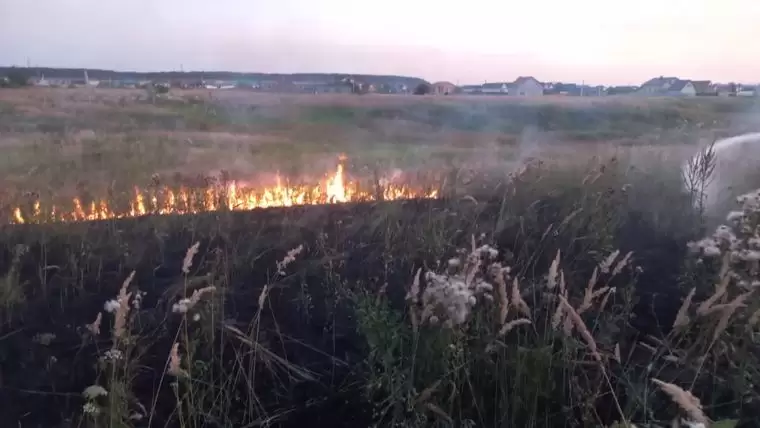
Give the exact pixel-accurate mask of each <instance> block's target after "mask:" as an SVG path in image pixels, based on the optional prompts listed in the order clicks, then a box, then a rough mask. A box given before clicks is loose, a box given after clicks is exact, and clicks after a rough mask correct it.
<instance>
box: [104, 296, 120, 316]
mask: <svg viewBox="0 0 760 428" xmlns="http://www.w3.org/2000/svg"><path fill="white" fill-rule="evenodd" d="M117 309H119V301H118V300H116V299H111V300H107V301H106V303H105V304H104V305H103V310H105V311H106V312H108V313H109V314H112V313H114V312H116V310H117Z"/></svg>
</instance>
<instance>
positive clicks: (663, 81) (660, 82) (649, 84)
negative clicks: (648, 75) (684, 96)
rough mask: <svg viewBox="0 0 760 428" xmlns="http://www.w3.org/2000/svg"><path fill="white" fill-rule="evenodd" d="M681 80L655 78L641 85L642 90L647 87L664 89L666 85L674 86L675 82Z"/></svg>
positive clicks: (662, 77)
mask: <svg viewBox="0 0 760 428" xmlns="http://www.w3.org/2000/svg"><path fill="white" fill-rule="evenodd" d="M679 80H680V79H679V78H677V77H664V76H660V77H655V78H652V79H649V80H647V81H646V82H644V84H642V85H641V87H642V88H646V87H657V88H662V87H663V86H665V85H673V84H674V83H675V82H677V81H679Z"/></svg>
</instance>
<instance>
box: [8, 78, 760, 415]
mask: <svg viewBox="0 0 760 428" xmlns="http://www.w3.org/2000/svg"><path fill="white" fill-rule="evenodd" d="M755 111H756V106H755V104H754V103H753V101H752V100H744V99H717V98H715V99H712V98H711V99H650V98H646V99H645V98H638V97H629V98H625V97H607V98H599V99H592V98H583V99H573V98H554V97H545V98H542V99H505V98H495V97H494V98H491V97H457V96H452V97H448V96H447V97H427V96H420V97H417V96H376V95H361V96H359V95H341V96H337V95H336V96H327V95H325V96H303V95H273V94H267V95H264V94H253V93H247V92H240V91H230V92H225V91H214V92H208V91H184V92H183V91H176V92H175V91H173V92H172V93H170V94H168V95H166V96H160V97H152V96H150V95H149V94H147V93H146V92H142V91H127V90H124V91H121V90H83V89H65V90H64V89H40V88H34V89H29V88H27V89H18V90H15V89H14V90H11V89H9V90H2V91H0V147H2V150H3V151H4V153H5V156H4V157H2V158H0V162H2V168H0V189H2V193H1V194H0V210H1V211H0V212H1V213H2V214H0V218H1V219H2V223H3V226H0V234H2V240H0V260H2V263H0V266H1V267H2V269H0V274H2V277H0V403H2V405H0V421H2V422H3V426H5V425H7V426H20V427H58V426H61V427H68V426H91V427H154V426H160V427H163V426H172V427H173V426H176V427H201V426H203V427H254V426H282V427H290V426H293V427H300V426H330V427H342V426H345V427H348V426H351V427H364V426H367V427H369V426H378V427H391V426H402V427H428V426H431V427H438V426H440V427H446V426H453V427H465V426H467V427H586V426H604V427H612V426H617V427H627V426H633V424H636V426H639V427H640V426H651V427H660V426H661V427H665V426H698V425H697V424H698V423H702V424H704V425H699V426H711V427H754V426H760V423H758V421H760V412H759V411H758V399H760V386H758V385H760V371H759V370H758V368H759V367H760V346H758V333H757V328H758V326H757V325H758V321H760V300H758V299H757V297H756V296H755V294H756V292H755V288H756V286H757V285H758V284H760V278H759V277H758V260H760V256H758V254H760V253H758V251H760V247H758V244H757V243H758V242H760V236H758V235H757V234H758V230H760V229H758V224H760V216H759V215H758V213H759V212H760V202H758V197H757V195H756V194H752V195H749V196H747V197H745V198H744V199H743V200H742V204H743V205H736V206H734V205H733V204H727V206H725V210H724V212H723V213H722V214H721V217H723V218H724V217H725V216H726V215H729V212H731V214H730V215H729V217H730V220H727V221H726V224H727V226H725V227H722V228H719V229H718V230H717V232H715V233H714V234H713V230H714V229H713V228H712V226H711V227H710V229H708V218H707V217H706V215H705V213H704V212H703V211H702V210H700V208H699V207H700V204H699V202H700V200H701V197H702V196H701V194H700V188H701V186H703V185H704V184H705V183H706V182H707V180H709V175H710V169H711V165H714V162H715V160H714V159H713V158H711V156H710V153H709V152H705V154H704V155H702V156H701V157H699V159H700V160H701V162H702V163H701V164H699V165H695V167H694V168H692V169H691V170H690V175H689V177H687V178H689V180H686V181H688V183H687V185H685V183H684V182H685V180H684V177H683V176H682V170H681V165H682V164H683V162H684V161H685V160H686V159H688V158H689V157H690V156H691V155H693V154H694V153H696V152H697V151H698V148H699V147H701V146H702V145H705V144H707V143H710V142H712V141H714V140H715V139H717V138H720V137H724V136H729V135H736V134H739V133H743V132H747V131H750V130H756V129H757V128H756V126H757V122H756V120H755V119H754V118H753V116H752V114H753V112H755ZM753 121H754V123H753ZM753 127H754V128H753ZM746 184H747V185H750V184H758V186H757V187H760V182H758V183H752V182H750V181H748V182H747V183H746ZM332 202H345V203H341V204H337V203H332ZM249 208H268V209H249ZM706 236H707V237H708V238H706V239H705V237H706ZM692 394H693V395H692ZM687 422H688V424H687ZM689 424H691V425H689Z"/></svg>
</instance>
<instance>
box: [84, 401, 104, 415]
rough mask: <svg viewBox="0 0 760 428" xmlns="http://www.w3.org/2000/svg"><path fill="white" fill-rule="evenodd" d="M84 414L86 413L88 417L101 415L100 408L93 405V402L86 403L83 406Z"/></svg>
mask: <svg viewBox="0 0 760 428" xmlns="http://www.w3.org/2000/svg"><path fill="white" fill-rule="evenodd" d="M82 412H84V413H85V414H87V415H97V414H98V413H100V408H99V407H98V405H97V404H95V403H93V402H92V401H88V402H86V403H84V405H83V406H82Z"/></svg>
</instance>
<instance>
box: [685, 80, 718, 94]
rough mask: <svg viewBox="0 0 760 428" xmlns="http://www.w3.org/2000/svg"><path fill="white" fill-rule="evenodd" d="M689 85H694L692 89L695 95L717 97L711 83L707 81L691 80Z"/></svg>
mask: <svg viewBox="0 0 760 428" xmlns="http://www.w3.org/2000/svg"><path fill="white" fill-rule="evenodd" d="M691 84H692V85H694V89H695V90H696V91H697V95H701V96H705V95H717V93H716V92H715V88H714V87H713V85H712V82H710V81H709V80H692V81H691Z"/></svg>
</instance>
